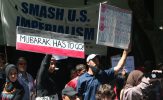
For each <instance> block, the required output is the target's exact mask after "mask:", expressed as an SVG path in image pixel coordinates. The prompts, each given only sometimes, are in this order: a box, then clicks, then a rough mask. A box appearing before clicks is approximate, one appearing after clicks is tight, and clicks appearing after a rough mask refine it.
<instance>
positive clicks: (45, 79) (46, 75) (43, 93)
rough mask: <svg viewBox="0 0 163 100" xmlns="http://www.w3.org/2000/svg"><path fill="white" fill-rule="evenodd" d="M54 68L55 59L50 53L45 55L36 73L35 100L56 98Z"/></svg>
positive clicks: (54, 99) (56, 99) (52, 99)
mask: <svg viewBox="0 0 163 100" xmlns="http://www.w3.org/2000/svg"><path fill="white" fill-rule="evenodd" d="M55 70H56V60H55V58H53V57H52V55H46V56H45V57H44V59H43V61H42V63H41V66H40V69H39V71H38V75H37V80H36V84H37V98H36V100H44V99H47V100H49V99H50V100H58V94H57V86H56V83H55V80H54V78H53V76H54V74H55Z"/></svg>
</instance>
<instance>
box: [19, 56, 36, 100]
mask: <svg viewBox="0 0 163 100" xmlns="http://www.w3.org/2000/svg"><path fill="white" fill-rule="evenodd" d="M17 67H18V81H19V83H20V84H21V85H22V86H23V87H24V90H25V95H24V97H23V100H30V99H31V98H32V96H33V95H34V93H35V85H34V80H33V77H32V76H31V75H30V74H29V73H27V72H26V69H27V60H26V59H25V58H24V57H20V58H19V59H18V62H17Z"/></svg>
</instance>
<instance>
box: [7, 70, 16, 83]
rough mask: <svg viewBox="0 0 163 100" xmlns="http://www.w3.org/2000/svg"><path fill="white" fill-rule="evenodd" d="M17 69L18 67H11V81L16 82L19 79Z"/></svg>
mask: <svg viewBox="0 0 163 100" xmlns="http://www.w3.org/2000/svg"><path fill="white" fill-rule="evenodd" d="M17 73H18V72H17V70H16V69H11V70H10V72H9V80H10V81H11V82H15V81H16V80H17Z"/></svg>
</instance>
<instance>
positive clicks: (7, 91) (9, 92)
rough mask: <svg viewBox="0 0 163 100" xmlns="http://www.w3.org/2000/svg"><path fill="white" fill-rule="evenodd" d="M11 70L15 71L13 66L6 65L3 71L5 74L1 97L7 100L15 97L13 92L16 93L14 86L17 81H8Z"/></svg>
mask: <svg viewBox="0 0 163 100" xmlns="http://www.w3.org/2000/svg"><path fill="white" fill-rule="evenodd" d="M12 69H16V70H17V68H16V66H15V65H13V64H9V65H7V67H6V70H5V72H6V83H5V86H4V89H3V92H2V97H3V98H7V99H12V98H13V97H14V95H15V92H16V88H15V85H16V83H17V81H16V82H11V81H10V80H9V73H10V71H11V70H12Z"/></svg>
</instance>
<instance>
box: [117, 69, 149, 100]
mask: <svg viewBox="0 0 163 100" xmlns="http://www.w3.org/2000/svg"><path fill="white" fill-rule="evenodd" d="M150 86H151V84H150V78H147V77H144V74H143V72H141V71H139V70H134V71H132V72H131V73H130V74H129V76H128V78H127V81H126V85H125V86H124V88H123V89H122V90H121V96H120V100H146V99H145V94H144V92H145V91H148V89H149V88H148V87H150ZM149 91H150V90H149Z"/></svg>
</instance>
